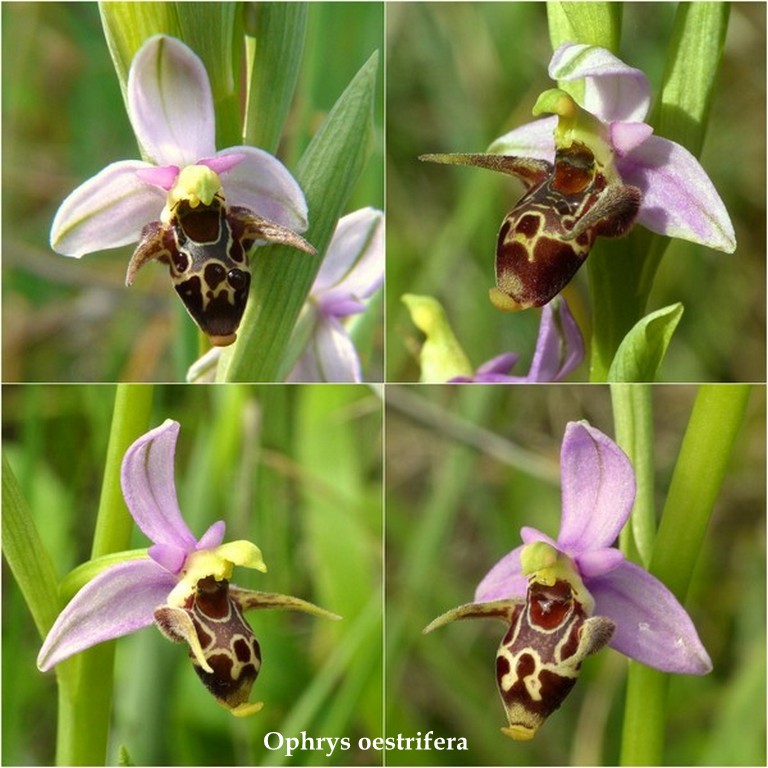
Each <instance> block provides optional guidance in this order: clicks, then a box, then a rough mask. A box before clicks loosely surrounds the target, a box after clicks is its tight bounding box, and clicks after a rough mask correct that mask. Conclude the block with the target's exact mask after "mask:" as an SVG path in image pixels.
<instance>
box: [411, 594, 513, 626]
mask: <svg viewBox="0 0 768 768" xmlns="http://www.w3.org/2000/svg"><path fill="white" fill-rule="evenodd" d="M523 602H524V601H523V600H522V599H517V598H515V599H510V600H493V601H492V602H489V603H466V604H465V605H460V606H459V607H458V608H453V609H451V610H450V611H446V613H444V614H442V616H438V617H437V618H436V619H435V620H434V621H432V622H430V623H429V624H428V625H427V626H426V627H424V629H422V630H421V631H422V633H423V634H425V635H426V634H428V633H429V632H431V631H432V630H433V629H437V628H438V627H444V626H445V625H446V624H450V623H451V622H452V621H459V620H460V619H500V620H501V621H503V622H505V623H506V624H511V623H512V620H513V618H514V615H515V612H516V611H517V610H518V609H519V608H520V606H522V605H523Z"/></svg>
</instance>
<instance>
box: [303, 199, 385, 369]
mask: <svg viewBox="0 0 768 768" xmlns="http://www.w3.org/2000/svg"><path fill="white" fill-rule="evenodd" d="M383 280H384V214H383V213H382V212H381V211H377V210H375V209H373V208H361V209H360V210H357V211H354V212H353V213H350V214H348V215H346V216H344V217H343V218H341V219H340V220H339V223H338V224H337V225H336V231H335V232H334V234H333V239H332V240H331V244H330V245H329V246H328V251H327V253H326V254H325V258H324V259H323V263H322V266H321V267H320V271H319V272H318V274H317V278H316V279H315V282H314V284H313V286H312V289H311V291H310V294H309V300H308V303H307V305H306V307H305V312H306V313H308V314H309V315H311V320H310V322H311V323H312V326H313V330H312V333H311V338H310V340H309V342H308V344H307V347H306V349H305V351H304V353H303V354H302V356H301V357H300V358H299V360H298V361H297V363H296V365H295V366H294V368H293V370H292V371H291V374H290V376H289V379H288V380H289V381H300V382H305V381H335V382H339V381H347V382H360V381H362V371H361V366H360V359H359V357H358V355H357V351H356V349H355V347H354V344H353V343H352V339H351V338H350V336H349V332H348V330H347V328H345V326H344V320H345V318H348V317H350V316H352V315H355V314H359V313H361V312H364V311H365V309H366V304H365V301H364V300H365V299H368V298H370V296H372V295H373V294H374V293H375V292H376V291H377V290H378V289H379V288H380V287H381V284H382V282H383ZM300 322H301V321H300ZM304 322H306V320H305V321H304Z"/></svg>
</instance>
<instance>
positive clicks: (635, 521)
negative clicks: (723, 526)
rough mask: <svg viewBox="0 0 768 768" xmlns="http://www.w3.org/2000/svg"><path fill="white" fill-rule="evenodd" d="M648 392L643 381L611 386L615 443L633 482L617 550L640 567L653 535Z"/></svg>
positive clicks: (648, 558)
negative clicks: (629, 467)
mask: <svg viewBox="0 0 768 768" xmlns="http://www.w3.org/2000/svg"><path fill="white" fill-rule="evenodd" d="M651 391H652V387H649V386H646V385H643V384H612V385H611V403H612V405H613V421H614V424H615V429H616V442H617V443H618V444H619V446H620V447H621V449H622V450H623V451H624V452H625V453H626V454H627V456H628V457H629V460H630V461H631V462H632V468H633V469H634V470H635V478H636V483H637V494H636V495H635V504H634V506H633V507H632V516H631V518H630V524H629V525H626V526H624V529H623V530H622V532H621V549H622V551H623V552H624V554H625V555H626V556H627V558H628V559H630V560H634V561H635V562H639V563H640V564H641V565H642V566H643V567H644V568H648V565H649V563H650V561H651V554H652V552H653V540H654V538H655V536H656V508H655V505H654V471H655V466H654V460H653V456H654V450H653V449H654V438H653V403H652V400H651Z"/></svg>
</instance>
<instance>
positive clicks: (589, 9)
mask: <svg viewBox="0 0 768 768" xmlns="http://www.w3.org/2000/svg"><path fill="white" fill-rule="evenodd" d="M621 13H622V8H621V3H583V2H564V3H547V20H548V22H549V39H550V41H551V42H552V48H553V50H554V49H556V48H557V47H558V46H560V45H562V44H563V43H586V44H588V45H599V46H600V47H602V48H607V49H608V50H609V51H613V53H617V52H618V50H619V41H620V40H621Z"/></svg>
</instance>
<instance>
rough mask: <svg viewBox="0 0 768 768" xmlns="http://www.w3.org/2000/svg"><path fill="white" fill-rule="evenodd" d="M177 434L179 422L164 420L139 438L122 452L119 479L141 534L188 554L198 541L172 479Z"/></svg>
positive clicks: (126, 501) (156, 542) (157, 542)
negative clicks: (187, 520)
mask: <svg viewBox="0 0 768 768" xmlns="http://www.w3.org/2000/svg"><path fill="white" fill-rule="evenodd" d="M178 435H179V424H178V422H175V421H171V420H170V419H166V421H165V422H164V423H163V424H161V425H160V426H159V427H156V428H155V429H153V430H151V431H149V432H147V434H145V435H143V436H142V437H140V438H139V439H138V440H137V441H136V442H135V443H133V445H131V447H130V448H129V449H128V450H127V451H126V453H125V457H124V458H123V465H122V470H121V473H120V480H121V483H122V488H123V496H124V497H125V503H126V504H127V505H128V509H129V510H130V512H131V515H133V519H134V520H135V521H136V525H138V526H139V528H140V529H141V531H142V533H143V534H144V535H145V536H147V538H149V539H151V540H152V541H153V542H155V544H169V545H171V546H174V547H176V548H178V549H180V550H182V551H184V552H191V551H193V550H194V549H195V547H196V546H197V539H195V537H194V535H193V534H192V531H190V530H189V527H188V526H187V524H186V523H185V522H184V518H183V517H182V516H181V512H180V511H179V504H178V501H177V499H176V485H175V481H174V477H173V466H174V464H173V462H174V456H175V453H176V438H177V437H178Z"/></svg>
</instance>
